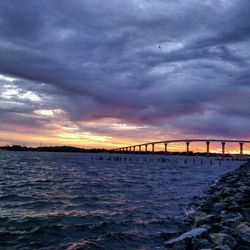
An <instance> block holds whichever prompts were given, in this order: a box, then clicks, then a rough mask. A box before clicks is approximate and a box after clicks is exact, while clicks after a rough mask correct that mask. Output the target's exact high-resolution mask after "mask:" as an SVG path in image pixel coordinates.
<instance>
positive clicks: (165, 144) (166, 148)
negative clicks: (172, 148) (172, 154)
mask: <svg viewBox="0 0 250 250" xmlns="http://www.w3.org/2000/svg"><path fill="white" fill-rule="evenodd" d="M164 146H165V153H167V152H168V144H167V143H164Z"/></svg>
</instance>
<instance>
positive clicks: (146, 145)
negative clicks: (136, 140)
mask: <svg viewBox="0 0 250 250" xmlns="http://www.w3.org/2000/svg"><path fill="white" fill-rule="evenodd" d="M145 152H148V144H145Z"/></svg>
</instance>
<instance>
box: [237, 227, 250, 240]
mask: <svg viewBox="0 0 250 250" xmlns="http://www.w3.org/2000/svg"><path fill="white" fill-rule="evenodd" d="M235 233H236V235H237V236H238V237H239V238H240V239H241V240H243V241H246V242H249V243H250V227H249V225H248V223H242V224H240V225H239V226H238V227H236V228H235Z"/></svg>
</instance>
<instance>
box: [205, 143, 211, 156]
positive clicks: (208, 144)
mask: <svg viewBox="0 0 250 250" xmlns="http://www.w3.org/2000/svg"><path fill="white" fill-rule="evenodd" d="M206 144H207V155H209V146H210V141H206Z"/></svg>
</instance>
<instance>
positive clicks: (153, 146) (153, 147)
mask: <svg viewBox="0 0 250 250" xmlns="http://www.w3.org/2000/svg"><path fill="white" fill-rule="evenodd" d="M154 152H155V144H154V143H152V153H154Z"/></svg>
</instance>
